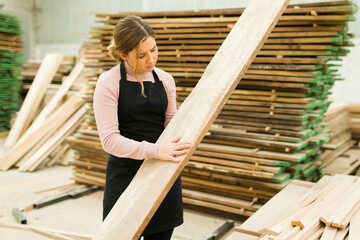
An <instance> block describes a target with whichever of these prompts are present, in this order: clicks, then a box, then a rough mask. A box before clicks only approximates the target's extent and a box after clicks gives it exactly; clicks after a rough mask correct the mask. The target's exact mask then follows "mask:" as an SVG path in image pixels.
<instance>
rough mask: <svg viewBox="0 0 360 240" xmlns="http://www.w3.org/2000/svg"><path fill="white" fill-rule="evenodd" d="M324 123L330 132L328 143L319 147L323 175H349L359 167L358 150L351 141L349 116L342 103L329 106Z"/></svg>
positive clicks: (359, 157)
mask: <svg viewBox="0 0 360 240" xmlns="http://www.w3.org/2000/svg"><path fill="white" fill-rule="evenodd" d="M324 122H326V123H327V124H328V126H327V129H329V131H331V138H330V141H329V142H328V143H325V144H323V145H322V146H321V149H322V150H323V154H322V156H321V159H322V161H323V162H324V172H325V174H332V175H333V174H336V173H339V174H351V173H353V172H355V170H356V169H357V168H358V167H359V166H360V150H359V147H358V146H357V145H356V141H354V140H353V139H352V134H351V125H350V114H349V111H348V106H347V105H346V104H345V103H344V102H334V103H332V104H331V106H330V108H329V110H328V112H327V113H326V117H325V118H324Z"/></svg>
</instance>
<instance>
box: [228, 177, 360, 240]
mask: <svg viewBox="0 0 360 240" xmlns="http://www.w3.org/2000/svg"><path fill="white" fill-rule="evenodd" d="M359 226H360V178H359V177H354V176H346V175H335V176H333V177H330V176H325V177H323V178H322V179H321V180H320V181H319V182H317V183H316V184H314V185H310V184H309V183H307V182H302V181H294V182H293V183H291V184H290V185H288V186H287V187H286V188H285V189H283V191H281V192H280V193H278V194H277V195H276V196H275V197H274V198H273V199H271V200H270V201H269V202H268V203H266V204H265V205H264V206H263V207H262V208H261V209H260V210H259V211H258V212H256V213H255V214H254V215H253V216H251V217H250V218H249V219H247V220H246V221H245V222H244V223H243V224H241V225H240V226H239V227H236V228H235V230H236V232H234V233H233V234H232V235H231V236H229V237H228V238H227V240H233V239H242V240H255V239H259V240H260V239H261V240H265V239H266V240H268V239H291V240H301V239H303V240H305V239H306V240H309V239H321V240H330V239H341V240H343V239H349V240H355V239H360V231H359Z"/></svg>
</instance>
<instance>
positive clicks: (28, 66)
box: [21, 56, 76, 98]
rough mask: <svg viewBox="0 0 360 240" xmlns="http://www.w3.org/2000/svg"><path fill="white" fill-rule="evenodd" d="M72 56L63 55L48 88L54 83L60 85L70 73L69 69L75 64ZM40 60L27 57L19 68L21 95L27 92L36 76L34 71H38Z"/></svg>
mask: <svg viewBox="0 0 360 240" xmlns="http://www.w3.org/2000/svg"><path fill="white" fill-rule="evenodd" d="M75 60H76V59H75V57H74V56H64V58H63V59H62V61H61V63H60V66H59V68H58V69H57V72H56V73H55V76H54V78H53V80H52V82H51V83H50V85H49V88H50V89H51V88H56V85H60V84H61V83H62V82H63V81H64V79H65V78H66V77H67V76H68V75H69V74H70V72H71V70H72V69H73V68H74V65H75ZM41 62H42V61H39V60H33V59H29V60H28V61H27V62H26V63H25V64H24V65H23V67H22V69H21V75H22V78H23V82H22V85H21V96H22V97H23V98H25V96H26V94H27V92H28V91H29V89H30V87H31V84H32V82H33V81H34V78H35V76H36V73H37V72H38V71H39V68H40V65H41Z"/></svg>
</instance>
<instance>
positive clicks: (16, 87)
mask: <svg viewBox="0 0 360 240" xmlns="http://www.w3.org/2000/svg"><path fill="white" fill-rule="evenodd" d="M21 34H22V31H21V22H20V20H19V19H18V18H17V17H15V16H11V15H6V14H0V79H1V84H0V132H6V131H9V129H10V122H11V116H12V115H13V114H14V113H16V111H17V110H18V107H19V103H18V102H19V92H20V86H21V80H22V79H21V75H20V69H21V66H22V64H23V56H24V55H23V41H22V36H21Z"/></svg>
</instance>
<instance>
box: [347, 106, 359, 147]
mask: <svg viewBox="0 0 360 240" xmlns="http://www.w3.org/2000/svg"><path fill="white" fill-rule="evenodd" d="M348 109H349V113H350V123H351V135H352V138H353V139H355V140H357V141H360V104H359V103H352V104H349V106H348Z"/></svg>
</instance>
